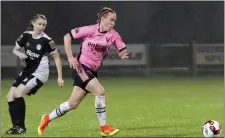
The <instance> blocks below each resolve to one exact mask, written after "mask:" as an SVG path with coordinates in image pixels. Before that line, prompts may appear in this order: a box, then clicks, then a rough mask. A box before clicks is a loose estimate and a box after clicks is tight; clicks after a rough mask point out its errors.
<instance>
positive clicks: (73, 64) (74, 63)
mask: <svg viewBox="0 0 225 138" xmlns="http://www.w3.org/2000/svg"><path fill="white" fill-rule="evenodd" d="M68 61H69V63H70V68H73V69H75V70H77V71H78V72H80V63H79V62H78V60H77V58H74V57H73V56H72V57H69V58H68Z"/></svg>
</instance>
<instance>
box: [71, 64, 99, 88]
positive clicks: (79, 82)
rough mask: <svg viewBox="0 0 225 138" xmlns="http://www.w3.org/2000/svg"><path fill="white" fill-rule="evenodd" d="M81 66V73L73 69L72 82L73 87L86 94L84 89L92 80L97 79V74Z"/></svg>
mask: <svg viewBox="0 0 225 138" xmlns="http://www.w3.org/2000/svg"><path fill="white" fill-rule="evenodd" d="M81 65H82V68H81V72H77V71H76V70H75V69H73V70H72V77H73V80H74V83H73V86H78V87H80V88H82V89H84V90H85V91H86V92H88V91H87V90H86V89H85V87H86V86H87V84H88V83H89V82H90V80H92V79H93V78H97V72H94V71H92V70H91V69H89V68H88V67H87V66H85V65H83V64H81Z"/></svg>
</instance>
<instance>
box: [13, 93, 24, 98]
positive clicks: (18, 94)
mask: <svg viewBox="0 0 225 138" xmlns="http://www.w3.org/2000/svg"><path fill="white" fill-rule="evenodd" d="M14 97H15V98H19V97H23V94H21V93H20V92H15V93H14Z"/></svg>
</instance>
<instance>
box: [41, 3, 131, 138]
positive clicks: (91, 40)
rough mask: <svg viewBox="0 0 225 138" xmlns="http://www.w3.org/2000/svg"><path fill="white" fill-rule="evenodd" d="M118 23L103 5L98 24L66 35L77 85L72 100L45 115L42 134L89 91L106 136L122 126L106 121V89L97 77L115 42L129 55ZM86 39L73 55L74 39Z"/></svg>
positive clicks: (116, 131) (114, 14)
mask: <svg viewBox="0 0 225 138" xmlns="http://www.w3.org/2000/svg"><path fill="white" fill-rule="evenodd" d="M115 23H116V13H115V12H114V11H113V10H112V9H110V8H106V7H105V8H103V9H102V10H101V11H100V12H99V13H98V20H97V24H95V25H90V26H84V27H78V28H74V29H72V30H71V32H70V33H68V34H66V35H65V36H64V45H65V51H66V54H67V57H68V61H69V63H70V67H71V68H73V79H74V84H73V85H74V88H73V92H72V95H71V97H70V98H69V100H68V101H66V102H64V103H62V104H60V105H59V107H58V108H56V109H55V110H54V111H52V112H51V113H50V114H47V115H43V116H42V120H41V123H40V125H39V127H38V134H39V135H41V134H43V132H44V129H45V128H46V126H47V125H48V123H49V122H50V121H51V120H53V119H56V118H58V117H60V116H62V115H64V114H65V113H66V112H68V111H70V110H72V109H75V108H77V107H78V105H79V104H80V102H81V101H82V100H83V98H84V97H85V96H86V94H87V92H91V93H93V94H94V95H95V109H96V114H97V117H98V119H99V123H100V130H101V135H102V136H112V135H115V134H116V133H118V132H119V129H115V128H112V127H111V126H109V125H107V123H106V106H105V90H104V88H103V87H102V85H101V84H100V83H99V81H98V79H97V71H98V70H99V68H100V67H101V65H102V61H103V59H104V57H105V56H106V55H107V53H108V51H109V47H110V45H115V47H116V49H117V51H118V54H119V56H120V58H121V59H126V58H128V51H127V49H126V47H125V44H124V42H123V41H122V39H121V37H120V35H119V34H118V33H117V32H116V31H115V30H114V29H113V27H114V26H115ZM72 38H73V39H78V38H82V40H83V41H82V45H81V51H80V53H79V55H78V56H77V57H73V55H72V50H71V39H72Z"/></svg>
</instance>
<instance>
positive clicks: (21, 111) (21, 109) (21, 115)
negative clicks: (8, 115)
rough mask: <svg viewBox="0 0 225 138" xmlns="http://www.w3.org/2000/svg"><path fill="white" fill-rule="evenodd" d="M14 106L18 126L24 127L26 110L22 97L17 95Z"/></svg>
mask: <svg viewBox="0 0 225 138" xmlns="http://www.w3.org/2000/svg"><path fill="white" fill-rule="evenodd" d="M15 101H16V107H17V109H16V110H17V116H18V120H19V122H18V125H19V127H25V112H26V105H25V101H24V99H23V97H19V98H16V99H15Z"/></svg>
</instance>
